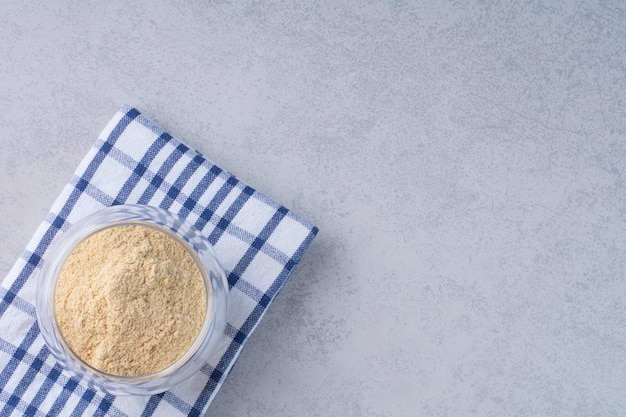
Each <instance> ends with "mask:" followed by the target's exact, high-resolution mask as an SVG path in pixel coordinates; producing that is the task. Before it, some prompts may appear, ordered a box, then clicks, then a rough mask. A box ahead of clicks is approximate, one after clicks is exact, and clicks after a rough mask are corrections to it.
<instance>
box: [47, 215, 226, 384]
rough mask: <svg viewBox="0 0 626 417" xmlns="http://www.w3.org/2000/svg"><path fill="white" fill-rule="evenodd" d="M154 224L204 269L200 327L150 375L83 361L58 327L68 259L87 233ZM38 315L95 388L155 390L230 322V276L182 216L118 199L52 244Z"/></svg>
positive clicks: (55, 349) (179, 375)
mask: <svg viewBox="0 0 626 417" xmlns="http://www.w3.org/2000/svg"><path fill="white" fill-rule="evenodd" d="M127 225H141V226H146V227H151V228H153V229H156V230H158V231H161V232H163V233H166V234H167V235H169V236H170V237H172V238H174V239H175V240H176V241H178V242H179V243H180V244H181V245H182V246H183V247H184V248H185V249H187V251H188V252H189V253H190V254H191V256H192V258H193V259H194V260H195V262H196V264H197V265H198V268H199V269H200V272H201V275H202V278H203V280H204V285H205V289H206V294H207V297H206V299H207V305H206V314H205V318H204V322H203V324H202V328H201V329H200V333H199V334H198V336H197V337H196V339H195V341H194V342H193V343H192V344H191V346H190V347H189V349H188V350H187V351H186V352H185V353H184V354H183V355H182V356H181V357H180V358H179V359H178V360H176V361H175V362H174V363H172V364H171V365H170V366H168V367H167V368H165V369H162V370H160V371H158V372H155V373H153V374H149V375H141V376H119V375H111V374H107V373H105V372H102V371H100V370H98V369H96V368H94V367H92V366H90V365H89V364H87V363H86V362H85V361H83V360H82V359H81V358H80V357H78V355H76V354H75V353H74V352H73V351H72V349H71V348H70V347H69V345H68V343H67V341H66V340H65V339H64V338H63V335H62V333H61V331H60V329H59V325H58V322H57V318H56V311H55V291H56V284H57V282H58V279H59V275H60V272H61V270H62V268H63V265H64V264H65V261H66V260H67V258H68V257H69V256H70V254H71V253H72V251H73V250H74V248H76V247H77V246H78V245H79V244H80V243H81V242H83V241H84V240H85V239H87V238H89V237H91V236H92V235H94V234H95V233H97V232H100V231H102V230H104V229H107V228H110V227H116V226H127ZM36 307H37V321H38V324H39V328H40V330H41V334H42V336H43V338H44V340H45V341H46V344H47V345H48V348H49V349H50V351H51V353H52V355H53V356H54V357H55V358H56V359H57V360H58V361H59V363H60V364H61V365H63V367H64V368H65V369H66V370H67V371H68V372H69V374H70V375H72V376H74V377H76V378H78V379H81V378H82V381H83V382H86V383H87V385H89V386H90V387H92V388H96V389H99V390H101V391H104V392H107V393H110V394H113V395H152V394H157V393H160V392H164V391H167V390H168V389H170V388H172V387H173V386H175V385H176V384H178V383H180V382H182V381H184V380H185V379H188V378H190V377H191V376H192V375H193V374H194V373H196V372H197V371H199V370H200V368H201V367H202V366H203V365H204V364H205V363H206V362H207V361H208V358H209V356H210V354H211V353H212V351H213V350H214V349H215V347H216V344H217V342H218V341H219V339H220V338H221V336H222V335H223V333H224V330H225V328H226V318H227V314H228V281H227V280H226V274H225V272H224V269H223V268H222V267H221V266H220V264H219V262H218V260H217V257H216V256H215V252H214V250H213V247H212V246H211V244H210V243H209V242H208V241H207V239H206V238H205V237H204V236H203V235H202V234H200V232H199V231H198V230H197V229H196V228H195V227H194V226H192V225H191V224H189V223H187V222H186V221H184V220H183V219H181V218H180V217H178V216H176V215H174V214H172V213H170V212H168V211H165V210H162V209H159V208H155V207H151V206H145V205H118V206H112V207H107V208H104V209H102V210H100V211H98V212H96V213H93V214H92V215H89V216H87V217H85V218H83V219H81V220H79V221H77V222H76V223H75V224H74V225H72V226H71V227H70V228H69V229H68V230H67V231H66V232H64V233H63V234H61V235H60V236H58V237H57V239H56V240H55V241H54V242H53V244H52V245H51V246H50V248H49V251H48V254H47V255H46V260H45V262H44V265H43V267H42V269H41V271H40V272H39V276H38V282H37V302H36Z"/></svg>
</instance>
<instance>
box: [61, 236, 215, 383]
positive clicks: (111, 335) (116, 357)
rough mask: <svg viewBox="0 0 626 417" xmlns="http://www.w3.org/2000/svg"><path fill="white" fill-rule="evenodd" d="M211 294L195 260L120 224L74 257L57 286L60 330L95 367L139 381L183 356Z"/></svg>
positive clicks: (173, 244)
mask: <svg viewBox="0 0 626 417" xmlns="http://www.w3.org/2000/svg"><path fill="white" fill-rule="evenodd" d="M206 296H207V295H206V290H205V287H204V282H203V279H202V276H201V273H200V270H199V268H198V266H197V265H196V263H195V262H194V260H193V258H192V257H191V255H190V254H189V253H188V252H187V250H185V248H184V247H183V246H182V245H181V244H180V243H178V242H177V241H176V240H174V239H173V238H171V237H170V236H168V235H166V234H165V233H163V232H160V231H158V230H155V229H152V228H149V227H145V226H140V225H132V226H117V227H112V228H109V229H106V230H103V231H101V232H98V233H96V234H95V235H93V236H92V237H90V238H89V239H87V240H85V241H84V242H82V243H81V244H80V245H79V246H78V247H77V248H76V249H75V250H74V252H73V253H72V254H71V255H70V256H69V257H68V259H67V261H66V263H65V265H64V266H63V269H62V271H61V274H60V277H59V281H58V284H57V290H56V296H55V304H56V310H57V319H58V322H59V327H60V330H61V332H62V334H63V336H64V338H65V340H66V341H67V343H68V344H69V345H70V347H71V348H72V350H73V351H74V352H75V353H76V354H77V355H78V356H79V357H81V358H82V359H83V360H84V361H85V362H87V363H88V364H90V365H91V366H93V367H94V368H96V369H99V370H101V371H104V372H106V373H109V374H113V375H123V376H139V375H147V374H151V373H154V372H157V371H160V370H162V369H164V368H166V367H167V366H169V365H171V364H172V363H173V362H175V361H176V360H177V359H178V358H180V357H181V356H182V355H183V354H184V353H185V351H186V350H187V349H188V348H189V346H190V345H191V344H192V343H193V341H194V339H195V338H196V337H197V335H198V333H199V331H200V328H201V327H202V323H203V321H204V316H205V314H206Z"/></svg>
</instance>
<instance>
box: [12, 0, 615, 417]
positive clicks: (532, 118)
mask: <svg viewBox="0 0 626 417" xmlns="http://www.w3.org/2000/svg"><path fill="white" fill-rule="evenodd" d="M90 3H91V4H84V3H83V2H78V1H67V0H64V1H53V2H43V1H39V2H23V1H14V0H9V1H3V2H2V8H1V10H0V39H1V40H2V42H0V195H1V196H2V198H1V199H0V242H2V243H1V244H2V247H1V250H0V275H1V276H4V275H6V273H7V272H8V270H9V268H10V267H11V265H12V264H13V262H14V261H15V260H16V259H17V257H18V256H19V254H20V252H21V251H22V249H23V247H24V246H25V244H26V242H27V241H28V240H29V238H30V236H31V235H32V233H33V232H34V230H35V228H36V226H37V225H38V224H39V223H40V222H41V221H42V220H43V218H44V215H45V213H47V210H48V208H49V207H50V205H51V204H52V202H53V200H54V199H55V197H56V196H57V194H58V193H59V192H60V191H61V188H62V187H63V185H64V184H65V182H66V181H67V180H68V179H69V178H70V176H71V173H72V172H73V170H74V168H75V167H76V165H77V163H78V162H79V161H80V159H81V158H82V157H83V155H84V153H85V152H86V151H87V150H88V148H89V147H90V146H91V144H92V143H93V142H94V141H95V139H96V136H97V134H98V133H99V132H100V130H101V129H102V128H103V127H104V125H105V124H106V123H107V122H108V120H109V119H110V117H112V116H113V114H114V112H115V111H116V110H117V108H118V106H119V105H120V104H122V103H128V104H130V105H133V106H136V107H137V108H139V109H140V110H141V111H142V112H144V113H145V114H146V115H147V116H148V117H151V118H152V119H153V120H155V121H156V122H157V123H159V124H160V125H161V126H163V127H164V128H165V129H168V130H169V131H170V132H171V133H173V134H174V135H176V136H178V137H180V138H181V139H183V140H185V141H186V142H187V143H188V144H190V145H192V146H193V147H195V148H196V149H198V150H199V151H200V152H202V153H204V154H205V155H207V156H208V157H209V158H210V159H212V160H214V161H215V162H217V163H218V164H220V165H221V166H223V167H225V168H226V169H228V170H230V171H231V172H233V173H234V174H236V175H237V176H239V177H240V178H242V179H243V180H245V181H246V182H248V183H250V184H251V185H252V186H254V187H255V188H257V189H259V190H261V191H263V192H265V193H266V194H268V195H270V196H271V197H273V198H274V199H276V200H277V201H280V202H282V203H283V204H285V205H286V206H287V207H289V208H291V209H293V210H295V211H297V212H299V213H300V214H302V215H303V216H304V217H305V218H307V219H309V220H311V221H312V222H313V223H315V224H316V225H317V226H319V227H320V234H319V235H318V237H317V238H316V240H315V242H314V243H313V245H312V247H311V248H310V250H309V252H308V253H307V255H306V256H305V259H304V260H303V262H302V264H301V265H300V266H299V267H298V269H297V270H296V272H295V273H294V275H293V276H292V278H291V280H290V282H289V283H288V284H287V285H286V286H285V288H284V290H283V292H282V293H281V294H280V295H279V296H278V298H277V300H276V302H275V303H274V304H273V305H272V306H271V308H270V310H269V312H268V313H267V315H266V317H265V319H264V320H263V322H262V323H261V325H260V326H259V327H258V329H257V331H256V333H255V334H254V335H253V336H252V338H251V340H250V341H249V343H248V345H247V346H246V349H245V350H244V352H243V353H242V355H241V357H240V360H239V362H238V364H237V365H236V367H235V369H234V371H233V372H232V374H231V375H230V377H229V379H228V381H227V382H226V384H225V386H224V387H223V389H222V390H221V391H220V392H219V393H218V395H217V397H216V399H215V401H214V402H213V403H212V404H211V406H210V408H209V412H208V415H211V416H244V415H245V416H270V415H271V416H398V417H399V416H461V415H465V416H468V415H476V416H590V415H594V416H618V415H624V413H625V412H626V411H625V410H626V396H624V392H626V361H625V360H624V358H625V343H626V325H625V323H626V274H625V271H626V267H625V263H624V262H625V261H624V259H625V255H626V250H625V248H626V204H625V203H626V187H625V182H624V181H625V176H624V175H625V173H626V51H625V46H626V6H625V5H624V3H623V2H621V1H601V2H596V1H590V2H587V1H585V2H583V1H580V2H571V1H570V2H562V3H559V4H558V5H557V4H556V2H549V1H543V2H532V3H528V4H527V2H516V3H513V2H510V3H509V2H506V4H503V3H501V2H498V4H495V2H457V3H449V2H426V1H421V2H382V1H368V2H360V1H352V2H349V1H339V2H322V1H312V2H297V3H276V2H237V3H234V4H233V3H227V2H199V1H198V2H184V3H183V2H178V3H176V2H165V1H161V2H159V1H157V2H144V3H141V2H132V3H130V4H129V3H128V2H118V1H112V2H90ZM435 4H438V5H435Z"/></svg>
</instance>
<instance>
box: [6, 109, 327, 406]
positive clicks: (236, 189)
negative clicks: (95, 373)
mask: <svg viewBox="0 0 626 417" xmlns="http://www.w3.org/2000/svg"><path fill="white" fill-rule="evenodd" d="M122 203H135V204H137V203H138V204H148V205H153V206H158V207H161V208H163V209H166V210H169V211H172V212H174V213H178V214H179V215H180V216H182V217H184V218H186V219H187V220H188V221H189V222H191V223H193V224H195V225H196V227H197V228H198V229H199V230H201V231H202V232H203V233H204V234H205V236H207V237H208V239H209V241H210V242H211V243H212V244H213V245H214V246H215V250H216V252H217V254H218V257H219V259H220V261H221V263H222V265H223V266H224V268H225V269H226V271H227V275H228V281H229V284H230V287H231V289H230V300H231V308H230V312H229V316H228V325H227V330H226V332H225V334H224V335H223V338H222V342H221V343H220V344H219V348H218V351H217V352H216V353H215V354H214V355H213V357H212V358H211V360H210V361H209V363H207V364H206V365H205V366H204V367H203V368H202V370H201V371H200V372H198V373H197V374H196V375H195V376H194V377H193V378H192V379H190V380H188V381H186V382H184V383H182V384H181V385H179V386H177V387H175V388H174V389H172V390H171V391H167V392H165V393H163V394H159V395H155V396H152V397H114V396H111V395H103V394H101V393H99V392H97V391H92V390H91V389H88V388H86V387H85V386H84V385H82V384H81V382H80V381H77V380H74V379H73V378H70V377H69V376H68V375H67V374H66V373H65V372H63V368H62V367H61V366H60V365H59V364H57V363H56V361H55V360H54V359H53V357H52V356H51V355H50V352H49V350H48V349H47V347H46V346H45V344H44V341H43V339H42V337H41V336H40V334H39V329H38V327H37V322H36V320H35V307H34V304H35V286H36V285H35V282H34V281H35V279H34V278H33V277H32V275H33V272H34V271H35V270H36V269H38V268H40V267H41V265H42V263H43V262H45V260H46V249H47V248H48V247H49V246H50V243H51V242H52V241H53V240H54V239H55V238H56V237H57V236H59V235H60V234H61V233H63V231H65V230H66V229H67V228H68V227H69V226H70V225H71V224H73V223H74V222H76V221H77V220H78V219H80V218H82V217H84V216H86V215H88V214H90V213H93V212H95V211H96V210H99V209H101V208H103V207H105V206H110V205H114V204H122ZM316 233H317V228H315V227H313V226H312V225H311V224H309V223H307V222H306V221H304V220H303V219H301V218H300V217H298V215H296V214H294V213H293V212H291V211H289V210H288V209H286V208H285V207H283V206H281V205H280V204H277V203H275V202H274V201H272V200H270V199H269V198H268V197H266V196H265V195H263V194H261V193H259V192H257V191H256V190H254V189H253V188H251V187H249V186H248V185H246V184H244V183H242V182H241V181H240V180H238V179H237V178H235V177H234V176H232V175H230V174H229V173H227V172H226V171H224V170H223V169H221V168H220V167H218V166H217V165H215V164H213V163H212V162H210V161H209V160H207V159H205V158H204V157H203V156H202V155H200V154H199V153H197V152H195V151H194V150H192V149H190V148H189V147H187V146H185V144H183V143H182V142H180V141H179V140H177V139H175V138H173V137H172V136H170V135H169V134H168V133H166V132H164V131H163V130H162V129H161V128H159V127H158V126H156V125H155V124H154V123H153V122H151V121H150V120H148V119H147V118H146V117H145V116H143V115H142V114H140V113H139V111H137V110H136V109H134V108H131V107H128V106H124V107H122V109H121V110H120V111H119V112H118V113H117V114H116V115H115V117H114V118H113V119H112V120H111V121H110V122H109V124H108V125H107V127H106V128H105V129H104V131H103V132H102V133H101V135H100V138H99V139H98V141H97V142H96V144H95V146H94V147H93V148H92V149H91V150H90V151H89V153H88V154H87V156H86V157H85V159H84V160H83V161H82V163H81V164H80V165H79V167H78V168H77V170H76V172H75V174H74V176H73V177H72V179H71V181H70V183H69V184H68V185H67V186H66V187H65V188H64V190H63V192H62V193H61V195H60V196H59V198H58V199H57V200H56V202H55V203H54V205H53V206H52V209H51V211H50V213H49V214H48V216H47V218H46V219H45V221H44V222H43V223H42V224H41V226H40V227H39V229H37V232H36V233H35V236H34V237H33V238H32V240H31V241H30V243H29V244H28V246H27V248H26V251H25V252H24V254H23V256H22V257H21V258H20V259H19V260H18V261H17V263H16V264H15V266H14V267H13V268H12V269H11V271H10V272H9V275H8V276H7V277H6V279H5V280H4V281H3V282H2V286H1V288H0V297H1V299H0V416H3V417H4V416H11V415H15V416H17V415H27V416H44V415H46V416H70V415H71V416H95V415H101V416H178V415H185V416H201V415H203V414H204V413H205V412H206V409H207V408H208V405H209V403H210V401H211V399H212V398H213V397H214V395H215V394H216V392H217V390H218V389H219V388H220V386H221V385H222V384H223V383H224V380H225V378H226V376H227V375H228V372H229V371H230V369H231V367H232V366H233V363H234V362H235V360H236V358H237V356H238V355H239V353H240V351H241V349H242V347H243V345H244V343H245V341H246V339H247V338H248V337H249V336H250V334H251V333H252V331H253V330H254V328H255V327H256V325H257V324H258V322H259V321H260V319H261V317H262V316H263V313H264V312H265V310H266V309H267V307H268V306H269V304H270V303H271V302H272V300H273V299H274V297H275V296H276V294H277V293H278V292H279V291H280V289H281V288H282V286H283V285H284V284H285V282H286V281H287V279H288V277H289V275H290V273H291V272H292V271H293V269H294V267H295V266H296V264H297V263H298V261H299V260H300V258H301V257H302V255H303V253H304V251H305V250H306V249H307V247H308V246H309V244H310V243H311V241H312V240H313V238H314V236H315V234H316Z"/></svg>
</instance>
